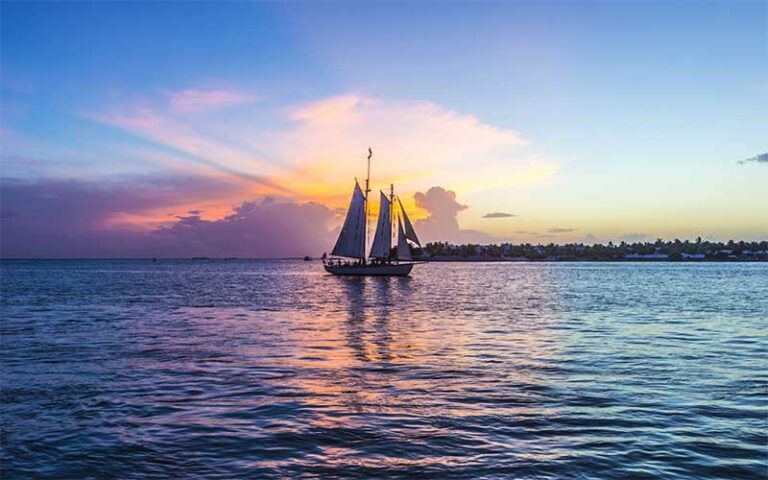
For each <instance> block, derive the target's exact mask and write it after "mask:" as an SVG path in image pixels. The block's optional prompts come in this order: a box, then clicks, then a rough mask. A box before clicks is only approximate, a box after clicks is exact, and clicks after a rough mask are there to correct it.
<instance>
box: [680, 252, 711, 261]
mask: <svg viewBox="0 0 768 480" xmlns="http://www.w3.org/2000/svg"><path fill="white" fill-rule="evenodd" d="M680 256H681V257H682V258H683V259H684V260H704V259H705V258H706V255H704V254H703V253H681V254H680Z"/></svg>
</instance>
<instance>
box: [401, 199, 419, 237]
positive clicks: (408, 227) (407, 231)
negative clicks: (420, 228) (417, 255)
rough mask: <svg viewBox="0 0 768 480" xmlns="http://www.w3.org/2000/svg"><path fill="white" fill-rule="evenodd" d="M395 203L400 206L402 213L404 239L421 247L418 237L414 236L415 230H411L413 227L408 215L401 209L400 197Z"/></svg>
mask: <svg viewBox="0 0 768 480" xmlns="http://www.w3.org/2000/svg"><path fill="white" fill-rule="evenodd" d="M397 203H399V204H400V211H401V212H402V213H403V220H404V221H405V238H407V239H408V240H410V241H412V242H413V243H415V244H416V245H418V246H421V242H419V237H417V236H416V230H414V229H413V225H411V220H410V219H409V218H408V214H407V213H405V209H404V208H403V202H401V201H400V197H397Z"/></svg>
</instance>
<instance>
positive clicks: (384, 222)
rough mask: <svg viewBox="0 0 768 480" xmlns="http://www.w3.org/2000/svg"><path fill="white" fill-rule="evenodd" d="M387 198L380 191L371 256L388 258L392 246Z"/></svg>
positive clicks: (390, 209)
mask: <svg viewBox="0 0 768 480" xmlns="http://www.w3.org/2000/svg"><path fill="white" fill-rule="evenodd" d="M391 211H392V208H391V205H390V202H389V199H388V198H387V196H386V195H384V192H381V207H380V208H379V221H378V222H376V234H375V235H374V237H373V245H372V246H371V258H382V259H384V258H389V250H390V248H392V215H391Z"/></svg>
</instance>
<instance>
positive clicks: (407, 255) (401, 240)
mask: <svg viewBox="0 0 768 480" xmlns="http://www.w3.org/2000/svg"><path fill="white" fill-rule="evenodd" d="M397 259H398V260H410V259H411V248H410V247H409V246H408V241H407V240H406V239H405V231H403V222H401V221H400V220H398V221H397Z"/></svg>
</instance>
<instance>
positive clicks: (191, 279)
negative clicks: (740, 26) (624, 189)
mask: <svg viewBox="0 0 768 480" xmlns="http://www.w3.org/2000/svg"><path fill="white" fill-rule="evenodd" d="M1 282H2V283H1V286H2V324H1V328H2V332H1V333H2V348H1V349H0V362H1V363H0V366H1V367H2V403H1V404H2V410H1V412H0V413H1V414H2V458H1V459H0V460H1V469H2V470H1V471H0V477H1V478H3V479H4V480H8V479H31V478H51V479H78V480H80V479H90V478H94V479H132V478H195V479H230V478H323V479H326V478H375V477H385V478H400V477H407V478H412V477H416V478H435V479H450V478H489V479H490V478H531V479H534V478H535V479H547V478H558V479H559V478H567V479H639V478H658V479H703V478H707V479H709V478H721V479H739V478H751V479H757V478H766V475H767V472H768V447H767V445H768V433H767V432H768V408H767V407H768V402H767V400H768V365H767V359H768V355H767V354H768V341H767V340H766V331H767V328H768V264H736V263H730V264H724V263H707V264H692V263H653V264H626V263H605V264H600V263H535V264H528V263H514V264H490V263H464V264H448V263H443V264H426V265H420V266H418V267H417V268H415V269H414V273H413V274H412V275H411V277H409V278H390V279H386V278H341V277H332V276H329V275H327V274H325V272H323V271H322V267H321V265H320V264H319V263H317V262H301V261H239V260H237V261H216V260H210V261H162V260H161V261H158V262H157V263H152V262H150V261H135V260H123V261H106V260H101V261H4V262H2V280H1Z"/></svg>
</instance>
